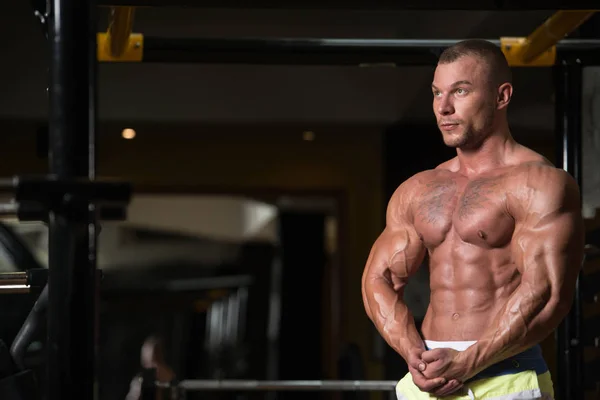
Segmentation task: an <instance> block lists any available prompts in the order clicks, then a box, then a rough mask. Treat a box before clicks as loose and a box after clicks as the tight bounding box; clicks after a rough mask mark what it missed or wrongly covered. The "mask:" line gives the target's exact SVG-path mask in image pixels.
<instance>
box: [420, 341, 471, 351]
mask: <svg viewBox="0 0 600 400" xmlns="http://www.w3.org/2000/svg"><path fill="white" fill-rule="evenodd" d="M476 342H477V341H476V340H469V341H465V342H459V341H452V342H439V341H436V340H425V346H427V347H428V348H429V349H439V348H441V347H445V348H450V349H454V350H456V351H465V350H466V349H468V348H469V347H470V346H471V345H473V344H475V343H476Z"/></svg>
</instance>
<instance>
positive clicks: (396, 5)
mask: <svg viewBox="0 0 600 400" xmlns="http://www.w3.org/2000/svg"><path fill="white" fill-rule="evenodd" d="M98 4H99V5H102V6H139V7H144V6H145V7H196V8H243V9H288V10H297V9H300V10H302V9H304V10H320V9H327V10H331V9H333V10H358V9H363V10H432V11H433V10H474V11H479V10H491V11H494V10H496V11H509V10H543V11H546V10H577V9H587V8H589V7H590V6H591V5H592V4H593V3H592V2H591V1H588V0H572V1H566V0H547V1H546V2H543V3H542V2H539V3H538V2H525V1H519V0H503V1H497V0H479V1H478V0H455V1H452V2H445V3H441V2H439V1H424V0H404V1H397V0H375V1H369V0H346V1H336V2H327V1H321V0H289V1H286V2H285V5H283V4H282V3H281V2H279V1H274V0H254V1H252V2H248V1H244V0H172V1H169V0H98Z"/></svg>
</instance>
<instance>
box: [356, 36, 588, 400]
mask: <svg viewBox="0 0 600 400" xmlns="http://www.w3.org/2000/svg"><path fill="white" fill-rule="evenodd" d="M431 86H432V91H433V110H434V113H435V116H436V118H437V123H438V126H439V128H440V131H441V133H442V138H443V140H444V143H445V144H446V145H447V146H450V147H452V148H455V149H456V153H457V156H456V157H455V158H453V159H451V160H449V161H447V162H444V163H443V164H441V165H439V166H438V167H437V168H435V169H433V170H428V171H423V172H420V173H418V174H416V175H414V176H413V177H411V178H409V179H408V180H406V181H405V182H403V183H402V184H401V185H400V187H399V188H398V189H397V190H396V192H395V193H394V194H393V196H392V198H391V199H390V202H389V205H388V210H387V215H386V220H387V222H386V227H385V229H384V231H383V232H382V234H381V235H380V237H379V238H378V239H377V240H376V242H375V243H374V245H373V248H372V250H371V253H370V255H369V258H368V260H367V264H366V267H365V271H364V274H363V279H362V293H363V300H364V304H365V309H366V312H367V315H368V316H369V318H370V319H371V320H372V321H373V323H374V324H375V326H376V327H377V329H378V330H379V332H380V334H381V335H382V336H383V338H384V339H385V340H386V342H387V343H388V344H389V345H390V346H391V347H392V348H393V349H394V350H395V351H396V352H398V353H399V354H400V355H401V356H402V357H403V358H404V360H405V361H406V363H407V365H408V369H409V373H408V374H407V375H406V376H405V377H404V378H403V379H402V380H400V382H399V383H398V386H397V388H396V393H397V396H398V398H399V399H407V400H419V399H432V398H433V399H435V398H440V397H445V396H448V395H451V398H461V399H487V398H502V399H503V400H507V399H513V398H519V399H551V398H553V396H554V394H553V387H552V381H551V378H550V373H549V372H548V368H547V366H546V363H545V362H544V360H543V357H542V354H541V348H540V346H539V342H541V341H542V340H543V339H544V338H546V337H547V336H548V335H549V334H550V333H551V332H552V331H553V330H554V329H555V328H556V327H557V326H558V325H559V323H560V322H561V321H562V319H563V318H564V317H565V316H566V314H567V313H568V311H569V309H570V307H571V304H572V300H573V295H574V291H575V282H576V279H577V274H578V272H579V270H580V266H581V262H582V259H583V248H584V227H583V219H582V216H581V213H580V197H579V196H580V195H579V189H578V187H577V184H576V182H575V181H574V180H573V179H572V178H571V176H570V175H568V174H567V173H566V172H565V171H563V170H561V169H557V168H555V167H554V166H552V165H551V164H550V162H548V161H547V160H546V159H545V158H543V157H542V156H541V155H539V154H537V153H535V152H534V151H532V150H530V149H528V148H526V147H524V146H522V145H520V144H518V143H517V142H515V140H514V139H513V137H512V136H511V133H510V129H509V126H508V121H507V115H506V113H507V107H508V104H509V102H510V100H511V96H512V93H513V87H512V84H511V73H510V68H509V66H508V63H507V62H506V59H505V58H504V55H503V53H502V52H501V51H500V49H499V48H498V47H497V46H495V45H493V44H491V43H489V42H486V41H482V40H467V41H463V42H460V43H458V44H456V45H454V46H452V47H451V48H448V49H447V50H446V51H445V52H444V53H443V54H442V55H441V57H440V59H439V62H438V65H437V68H436V70H435V74H434V79H433V83H432V85H431ZM421 151H424V152H426V151H427V149H422V150H421ZM426 254H427V255H428V256H429V268H430V287H431V296H430V304H429V307H428V309H427V314H426V316H425V319H424V321H423V326H422V330H421V332H418V331H417V329H416V328H415V324H414V320H413V317H412V315H411V313H410V311H409V310H408V309H407V307H406V304H405V303H404V302H403V290H404V287H405V285H406V283H407V281H408V280H409V279H410V277H411V276H412V275H413V274H414V273H415V272H416V270H417V268H418V267H419V266H420V265H421V264H422V262H423V260H424V256H425V255H426ZM453 396H456V397H453Z"/></svg>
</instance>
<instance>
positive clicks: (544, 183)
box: [509, 161, 580, 213]
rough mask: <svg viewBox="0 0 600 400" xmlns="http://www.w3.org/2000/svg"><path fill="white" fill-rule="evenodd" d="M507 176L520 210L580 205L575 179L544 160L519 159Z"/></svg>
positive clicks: (541, 210) (549, 210) (558, 208)
mask: <svg viewBox="0 0 600 400" xmlns="http://www.w3.org/2000/svg"><path fill="white" fill-rule="evenodd" d="M509 179H510V182H511V184H510V187H511V190H510V193H511V194H512V196H514V197H515V200H517V202H518V205H519V208H520V209H521V210H522V211H529V212H539V213H543V212H554V211H559V210H567V209H569V210H575V209H578V208H580V192H579V186H578V184H577V182H576V181H575V179H574V178H573V177H572V176H571V175H570V174H569V173H568V172H566V171H565V170H563V169H561V168H556V167H555V166H553V165H552V164H550V163H548V162H543V161H533V162H528V163H523V164H521V165H519V166H517V167H515V168H514V169H513V171H511V174H510V177H509Z"/></svg>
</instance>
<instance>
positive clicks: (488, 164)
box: [456, 127, 516, 175]
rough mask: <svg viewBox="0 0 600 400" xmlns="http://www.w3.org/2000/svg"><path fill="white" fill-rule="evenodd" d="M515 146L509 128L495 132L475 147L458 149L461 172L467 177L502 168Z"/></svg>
mask: <svg viewBox="0 0 600 400" xmlns="http://www.w3.org/2000/svg"><path fill="white" fill-rule="evenodd" d="M515 144H516V142H515V140H514V139H513V137H512V135H511V134H510V131H509V130H508V127H507V128H506V129H502V130H498V131H495V132H494V133H492V134H491V135H489V136H488V137H486V138H485V139H484V140H483V141H482V142H481V143H479V144H478V145H477V146H475V147H472V148H458V149H457V150H456V151H457V156H458V162H459V164H460V170H461V171H462V172H463V173H464V174H465V175H473V174H480V173H482V172H487V171H490V170H493V169H495V168H499V167H502V166H504V165H506V162H507V158H508V157H507V156H508V155H509V153H510V152H511V151H512V150H513V148H514V146H515Z"/></svg>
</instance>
